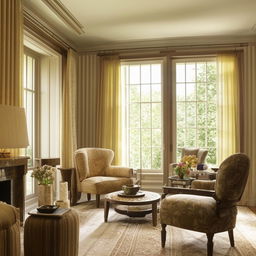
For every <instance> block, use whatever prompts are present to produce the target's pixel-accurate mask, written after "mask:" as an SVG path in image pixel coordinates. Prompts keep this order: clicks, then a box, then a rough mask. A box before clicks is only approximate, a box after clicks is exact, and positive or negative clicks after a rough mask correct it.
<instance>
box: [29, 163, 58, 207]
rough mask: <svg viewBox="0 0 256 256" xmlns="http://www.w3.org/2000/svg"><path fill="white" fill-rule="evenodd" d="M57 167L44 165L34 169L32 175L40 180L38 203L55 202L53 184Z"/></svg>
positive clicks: (49, 203) (48, 203) (47, 203)
mask: <svg viewBox="0 0 256 256" xmlns="http://www.w3.org/2000/svg"><path fill="white" fill-rule="evenodd" d="M55 171H56V168H55V167H52V166H49V165H43V166H42V167H37V168H35V169H34V170H33V172H32V174H31V177H33V178H35V179H37V181H38V205H39V206H41V205H51V204H52V202H53V195H52V194H53V193H52V184H53V181H54V177H55Z"/></svg>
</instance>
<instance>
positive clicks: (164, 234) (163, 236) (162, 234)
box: [161, 224, 166, 248]
mask: <svg viewBox="0 0 256 256" xmlns="http://www.w3.org/2000/svg"><path fill="white" fill-rule="evenodd" d="M161 226H162V230H161V243H162V248H164V247H165V241H166V229H165V228H166V224H161Z"/></svg>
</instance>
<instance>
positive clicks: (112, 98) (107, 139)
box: [98, 56, 122, 164]
mask: <svg viewBox="0 0 256 256" xmlns="http://www.w3.org/2000/svg"><path fill="white" fill-rule="evenodd" d="M100 77H101V80H100V89H99V93H98V97H99V98H98V102H99V108H98V129H99V141H98V145H99V147H103V148H109V149H112V150H113V151H114V153H115V158H114V161H113V163H114V164H121V156H122V152H121V128H122V127H121V88H120V60H119V58H118V56H108V57H102V59H101V75H100Z"/></svg>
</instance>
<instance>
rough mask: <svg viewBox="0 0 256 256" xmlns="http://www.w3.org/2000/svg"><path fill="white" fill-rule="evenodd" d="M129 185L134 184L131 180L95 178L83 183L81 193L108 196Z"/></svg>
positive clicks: (105, 177)
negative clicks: (107, 194)
mask: <svg viewBox="0 0 256 256" xmlns="http://www.w3.org/2000/svg"><path fill="white" fill-rule="evenodd" d="M129 184H132V179H131V178H120V177H109V176H94V177H90V178H87V179H85V180H83V181H82V182H81V191H82V192H84V193H91V194H106V193H111V192H114V191H117V190H120V188H121V187H122V186H123V185H129Z"/></svg>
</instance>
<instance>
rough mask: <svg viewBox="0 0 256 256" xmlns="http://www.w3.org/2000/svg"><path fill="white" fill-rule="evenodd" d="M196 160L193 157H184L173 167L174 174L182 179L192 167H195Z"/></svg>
mask: <svg viewBox="0 0 256 256" xmlns="http://www.w3.org/2000/svg"><path fill="white" fill-rule="evenodd" d="M197 162H198V159H197V158H196V156H194V155H188V156H184V157H183V158H182V159H181V160H180V162H179V163H178V165H177V166H176V167H175V169H174V170H175V172H176V174H177V175H178V176H179V177H180V178H181V179H183V177H184V176H188V175H189V173H190V170H191V168H192V167H196V165H197Z"/></svg>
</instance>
